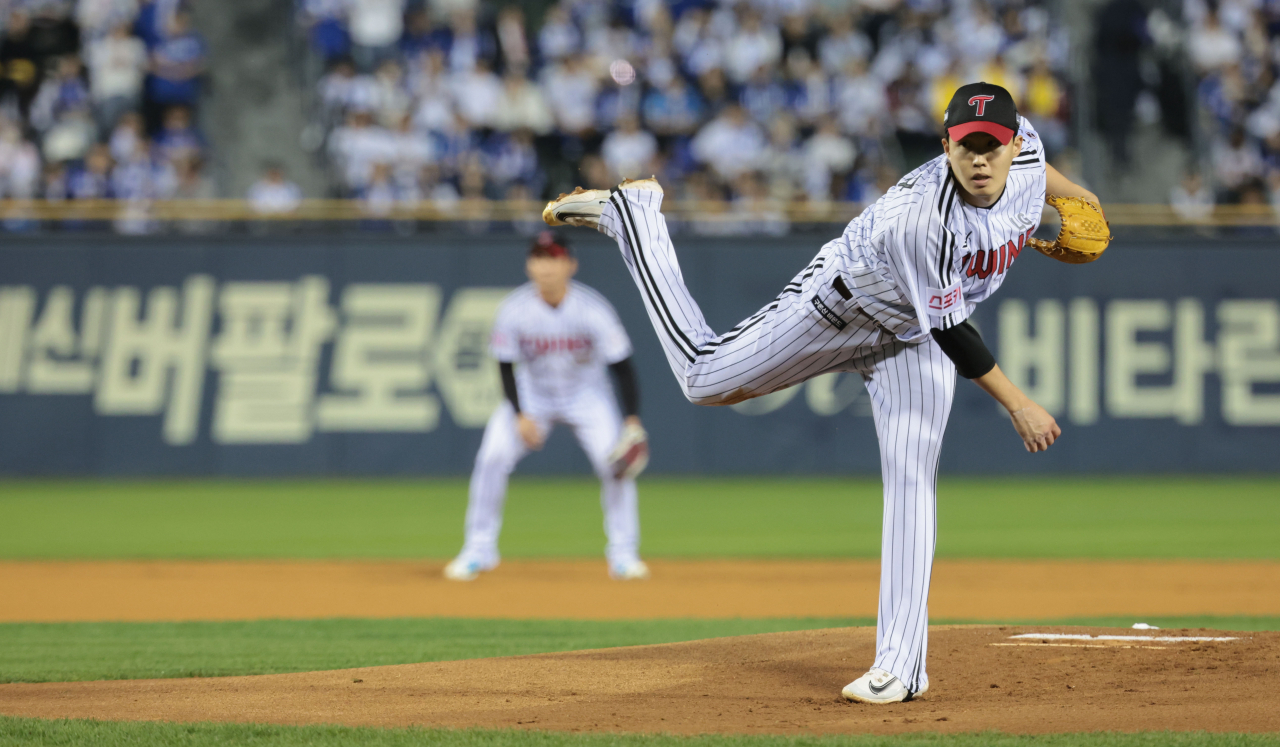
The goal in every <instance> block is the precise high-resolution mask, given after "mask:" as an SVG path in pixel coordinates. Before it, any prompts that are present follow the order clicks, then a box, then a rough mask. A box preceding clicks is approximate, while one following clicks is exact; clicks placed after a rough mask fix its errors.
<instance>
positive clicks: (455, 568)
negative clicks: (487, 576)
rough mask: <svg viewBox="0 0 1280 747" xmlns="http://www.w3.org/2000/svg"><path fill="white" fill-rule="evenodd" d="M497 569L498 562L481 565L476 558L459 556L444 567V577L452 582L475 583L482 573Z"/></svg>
mask: <svg viewBox="0 0 1280 747" xmlns="http://www.w3.org/2000/svg"><path fill="white" fill-rule="evenodd" d="M497 567H498V563H497V562H496V561H495V562H493V563H481V562H480V561H478V560H476V559H475V558H468V557H465V556H462V555H459V556H458V557H456V558H454V559H453V560H451V561H449V565H446V566H445V567H444V577H445V578H447V579H449V580H450V581H475V580H476V578H477V577H478V576H479V575H480V574H481V573H484V572H485V571H492V570H493V569H494V568H497Z"/></svg>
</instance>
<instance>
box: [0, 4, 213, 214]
mask: <svg viewBox="0 0 1280 747" xmlns="http://www.w3.org/2000/svg"><path fill="white" fill-rule="evenodd" d="M0 23H3V29H0V196H2V197H8V198H45V199H49V200H68V199H95V198H116V199H121V200H127V201H138V202H142V201H147V200H151V199H156V198H172V197H187V198H201V197H212V196H214V195H215V192H214V189H213V186H212V184H211V182H210V180H209V179H208V177H207V176H206V174H205V169H204V163H205V157H206V145H205V140H204V138H203V137H202V136H201V134H200V132H199V130H198V129H197V126H196V119H195V112H196V107H197V105H198V102H199V98H200V85H201V75H202V73H203V72H204V68H205V54H206V53H205V43H204V41H203V39H202V38H201V37H200V35H199V34H198V33H197V32H196V31H195V30H194V29H193V28H192V24H191V18H190V15H189V13H188V11H187V10H186V8H184V7H183V6H182V4H181V3H180V2H179V0H9V1H8V2H7V3H5V4H4V5H3V11H0ZM144 223H145V222H144ZM128 226H129V221H127V220H126V221H124V222H123V223H122V224H121V225H120V228H122V229H124V230H128Z"/></svg>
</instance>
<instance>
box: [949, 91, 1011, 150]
mask: <svg viewBox="0 0 1280 747" xmlns="http://www.w3.org/2000/svg"><path fill="white" fill-rule="evenodd" d="M942 126H943V127H945V128H946V130H947V137H949V138H951V139H952V140H961V139H963V138H964V137H965V136H966V135H970V134H973V133H975V132H985V133H987V134H988V135H991V136H992V137H994V138H995V139H996V140H999V141H1000V142H1001V143H1003V144H1005V145H1008V144H1009V141H1010V140H1012V139H1013V136H1014V135H1016V134H1018V107H1017V105H1016V104H1014V103H1013V96H1011V95H1009V92H1008V91H1006V90H1005V89H1004V88H1002V87H1000V86H997V85H995V84H994V83H970V84H969V85H967V86H960V87H959V88H957V89H956V92H955V95H954V96H952V97H951V103H950V104H947V112H946V113H945V114H943V115H942Z"/></svg>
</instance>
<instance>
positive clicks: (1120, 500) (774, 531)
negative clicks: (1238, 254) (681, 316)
mask: <svg viewBox="0 0 1280 747" xmlns="http://www.w3.org/2000/svg"><path fill="white" fill-rule="evenodd" d="M1278 494H1280V478H1241V477H1181V476H1179V477H1168V476H1161V477H1126V478H1069V477H1062V478H1058V477H1053V478H963V479H959V478H957V479H948V480H943V481H942V482H941V484H940V487H939V503H938V516H939V542H938V554H939V556H940V557H949V558H1098V559H1118V558H1214V559H1225V558H1235V559H1277V558H1280V543H1277V542H1275V527H1276V526H1277V525H1280V500H1276V495H1278ZM640 495H641V516H642V522H643V534H644V542H643V551H644V552H645V554H647V555H649V556H651V557H689V558H706V557H716V558H731V557H789V558H833V557H866V558H874V557H878V555H879V552H880V519H881V498H880V484H879V481H878V480H877V479H874V478H866V477H857V478H838V479H837V478H823V479H792V478H767V477H753V478H749V479H745V478H744V479H735V480H726V479H711V478H689V479H677V478H665V477H664V478H653V479H644V480H642V481H641V486H640ZM465 507H466V483H465V481H463V480H458V479H427V480H412V481H404V480H399V481H397V480H284V481H238V480H183V481H118V482H116V481H89V480H17V481H12V480H11V481H0V558H7V559H95V558H117V559H118V558H448V557H451V556H452V555H453V554H454V553H456V552H457V550H458V548H459V546H460V545H461V542H462V519H463V513H464V511H465ZM603 546H604V538H603V536H602V533H601V530H600V507H599V488H598V485H597V483H596V482H595V481H594V480H590V479H586V478H582V479H579V478H569V479H535V478H524V479H517V480H514V481H513V482H512V485H511V492H510V498H509V501H508V510H507V520H506V523H505V525H504V533H503V539H502V550H503V553H504V555H505V556H506V557H509V558H516V557H525V558H536V557H598V556H600V555H601V554H602V552H603Z"/></svg>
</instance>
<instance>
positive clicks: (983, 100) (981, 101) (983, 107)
mask: <svg viewBox="0 0 1280 747" xmlns="http://www.w3.org/2000/svg"><path fill="white" fill-rule="evenodd" d="M995 98H996V97H995V96H974V97H973V98H971V99H969V106H976V107H978V113H977V114H976V115H974V116H978V117H981V116H984V114H985V113H986V111H987V102H988V101H994V100H995Z"/></svg>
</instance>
